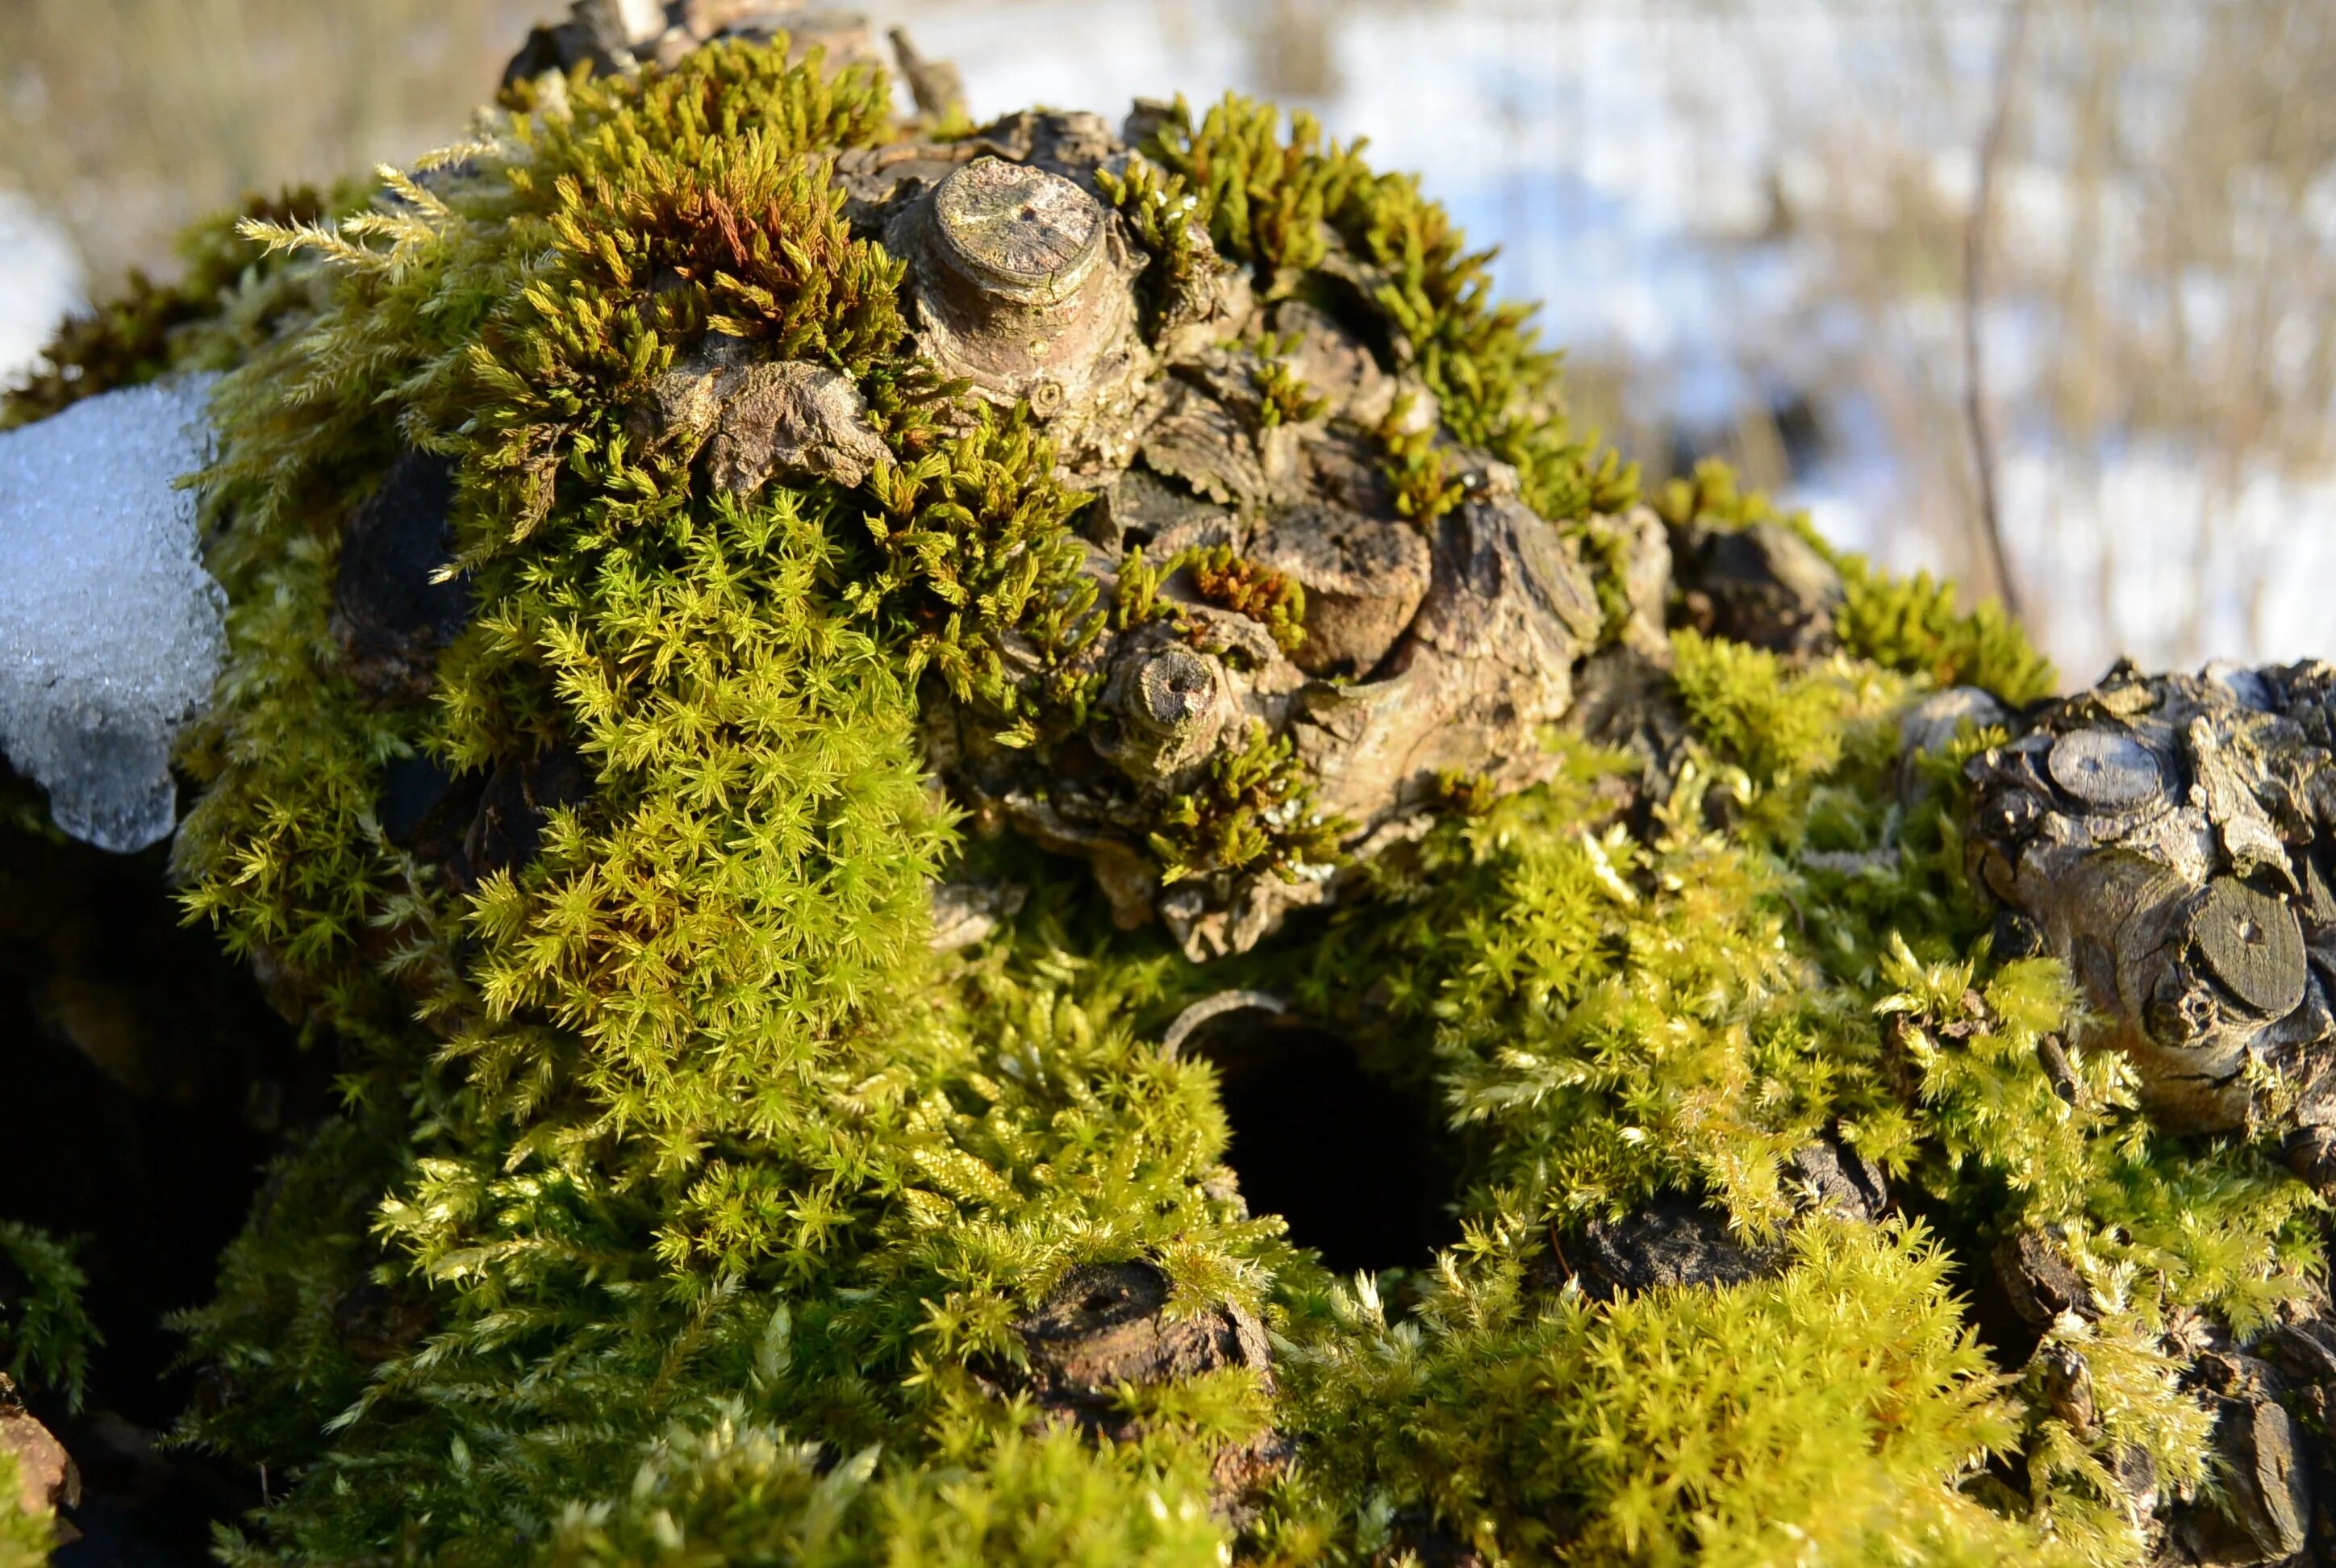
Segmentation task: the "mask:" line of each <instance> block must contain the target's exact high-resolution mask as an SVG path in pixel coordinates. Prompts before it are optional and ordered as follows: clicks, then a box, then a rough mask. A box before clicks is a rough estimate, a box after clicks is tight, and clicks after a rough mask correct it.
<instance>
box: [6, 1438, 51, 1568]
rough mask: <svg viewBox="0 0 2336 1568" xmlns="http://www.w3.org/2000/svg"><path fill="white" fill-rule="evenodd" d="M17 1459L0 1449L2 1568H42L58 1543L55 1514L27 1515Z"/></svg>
mask: <svg viewBox="0 0 2336 1568" xmlns="http://www.w3.org/2000/svg"><path fill="white" fill-rule="evenodd" d="M22 1495H23V1493H22V1490H21V1485H20V1483H19V1482H18V1479H17V1469H16V1456H15V1454H13V1453H11V1452H10V1451H9V1450H7V1449H5V1448H0V1568H42V1564H44V1563H47V1562H48V1560H49V1547H50V1546H51V1544H53V1543H54V1540H55V1535H56V1516H55V1515H54V1514H48V1513H41V1514H28V1513H26V1512H25V1511H24V1506H23V1505H22V1503H21V1502H20V1501H19V1499H20V1498H21V1496H22Z"/></svg>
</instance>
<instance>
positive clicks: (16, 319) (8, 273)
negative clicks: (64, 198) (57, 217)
mask: <svg viewBox="0 0 2336 1568" xmlns="http://www.w3.org/2000/svg"><path fill="white" fill-rule="evenodd" d="M81 303H82V298H81V259H80V258H78V257H77V256H75V255H74V254H73V242H72V241H71V240H69V239H66V238H65V236H64V232H63V230H62V229H58V228H57V226H56V225H55V224H54V223H51V222H49V221H48V220H47V219H44V217H42V216H41V214H40V213H39V212H38V211H36V210H34V207H33V204H32V203H31V202H29V201H27V200H24V198H23V197H21V196H18V195H16V194H15V192H13V191H7V190H0V386H5V385H8V384H9V383H10V382H11V381H13V380H15V378H16V376H17V375H20V374H22V373H23V372H24V371H25V370H27V369H29V368H30V367H31V366H32V364H33V362H34V360H35V359H37V358H38V357H39V356H40V353H41V346H42V345H43V344H44V343H46V342H48V340H49V335H50V334H51V333H53V332H54V331H55V330H56V327H57V323H58V322H59V321H61V320H62V319H63V318H64V317H65V316H66V315H67V314H68V313H69V312H72V311H74V310H78V309H79V308H81Z"/></svg>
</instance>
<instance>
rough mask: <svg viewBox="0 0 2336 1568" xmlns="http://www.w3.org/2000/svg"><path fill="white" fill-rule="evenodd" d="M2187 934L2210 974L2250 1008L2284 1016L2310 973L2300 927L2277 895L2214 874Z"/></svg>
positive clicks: (2294, 1005)
mask: <svg viewBox="0 0 2336 1568" xmlns="http://www.w3.org/2000/svg"><path fill="white" fill-rule="evenodd" d="M2190 935H2191V939H2192V940H2195V942H2196V943H2197V944H2198V950H2199V952H2200V953H2201V954H2202V955H2203V956H2204V957H2205V960H2206V967H2207V968H2208V969H2212V970H2214V978H2215V979H2218V980H2220V981H2222V982H2223V984H2224V986H2225V987H2227V988H2228V989H2230V992H2231V994H2232V995H2233V996H2234V997H2236V998H2239V1000H2241V1001H2243V1002H2244V1003H2246V1005H2247V1006H2249V1007H2251V1008H2254V1009H2255V1011H2257V1012H2259V1013H2267V1014H2269V1015H2270V1016H2271V1017H2273V1018H2283V1017H2285V1016H2286V1015H2287V1014H2289V1013H2292V1012H2293V1011H2294V1010H2295V1008H2297V1006H2298V1005H2299V1004H2301V1003H2302V1000H2303V988H2304V985H2305V983H2306V982H2307V981H2308V980H2309V979H2311V974H2310V966H2309V965H2308V964H2307V963H2306V962H2305V959H2304V953H2303V927H2302V922H2300V921H2299V920H2297V919H2296V918H2295V911H2293V910H2292V909H2290V908H2288V907H2287V905H2286V904H2285V903H2283V902H2282V901H2280V900H2278V899H2275V898H2273V897H2271V896H2270V895H2269V894H2267V893H2260V892H2257V891H2255V890H2254V889H2253V888H2251V887H2249V886H2247V885H2246V884H2245V883H2244V882H2242V881H2234V880H2233V879H2231V878H2229V877H2218V878H2216V879H2215V880H2214V881H2212V882H2210V883H2208V884H2207V887H2206V896H2205V899H2204V900H2203V901H2201V902H2200V903H2199V905H2198V912H2197V913H2196V914H2195V915H2194V916H2192V917H2191V922H2190Z"/></svg>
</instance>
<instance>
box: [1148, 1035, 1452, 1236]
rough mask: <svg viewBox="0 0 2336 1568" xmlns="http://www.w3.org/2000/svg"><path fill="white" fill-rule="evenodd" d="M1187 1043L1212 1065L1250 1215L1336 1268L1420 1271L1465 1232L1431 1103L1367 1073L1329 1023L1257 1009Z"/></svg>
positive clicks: (1447, 1150)
mask: <svg viewBox="0 0 2336 1568" xmlns="http://www.w3.org/2000/svg"><path fill="white" fill-rule="evenodd" d="M1185 1049H1186V1050H1188V1051H1190V1052H1192V1053H1193V1054H1195V1055H1198V1056H1202V1057H1207V1058H1208V1059H1209V1060H1210V1061H1211V1062H1212V1063H1214V1064H1215V1065H1216V1068H1217V1072H1218V1076H1219V1079H1220V1082H1221V1085H1222V1098H1223V1103H1224V1107H1225V1119H1226V1120H1227V1121H1228V1122H1230V1123H1231V1125H1232V1146H1231V1150H1230V1151H1229V1152H1228V1154H1226V1160H1227V1163H1229V1164H1231V1166H1232V1168H1233V1170H1234V1172H1235V1173H1236V1174H1238V1175H1239V1176H1240V1178H1241V1195H1242V1196H1243V1197H1244V1198H1246V1199H1247V1200H1248V1201H1249V1206H1250V1211H1251V1213H1260V1214H1262V1213H1275V1214H1280V1216H1281V1217H1282V1218H1283V1219H1285V1220H1287V1221H1288V1222H1290V1241H1291V1242H1294V1243H1296V1244H1297V1245H1299V1246H1301V1247H1310V1248H1313V1249H1314V1250H1315V1251H1318V1252H1319V1253H1320V1254H1321V1257H1322V1262H1323V1265H1324V1266H1325V1267H1327V1268H1329V1269H1332V1270H1336V1271H1339V1272H1342V1273H1343V1272H1348V1271H1353V1270H1357V1269H1370V1270H1378V1269H1389V1268H1418V1267H1421V1266H1423V1265H1425V1264H1426V1262H1427V1261H1428V1259H1429V1256H1430V1255H1431V1254H1432V1253H1433V1252H1434V1251H1435V1250H1436V1248H1437V1247H1439V1246H1444V1245H1446V1244H1448V1243H1450V1242H1454V1241H1456V1240H1457V1239H1458V1237H1459V1226H1458V1224H1457V1223H1456V1222H1455V1220H1454V1218H1453V1216H1452V1214H1451V1213H1450V1212H1449V1208H1448V1204H1449V1201H1450V1198H1451V1194H1452V1192H1453V1186H1454V1182H1455V1177H1456V1174H1457V1172H1456V1167H1455V1163H1454V1161H1453V1159H1452V1157H1451V1140H1450V1139H1449V1138H1447V1137H1446V1136H1445V1133H1444V1129H1443V1126H1442V1119H1441V1118H1440V1117H1439V1116H1438V1115H1437V1114H1436V1105H1435V1102H1434V1100H1433V1098H1432V1097H1431V1096H1430V1095H1429V1094H1428V1093H1427V1092H1426V1091H1425V1090H1424V1089H1421V1090H1411V1089H1406V1088H1404V1087H1401V1086H1397V1085H1396V1084H1393V1083H1390V1082H1389V1081H1387V1079H1386V1078H1384V1077H1381V1076H1377V1075H1376V1074H1373V1073H1369V1072H1367V1071H1365V1070H1364V1068H1363V1066H1362V1065H1361V1064H1360V1063H1359V1062H1358V1061H1357V1060H1356V1058H1355V1052H1354V1050H1353V1048H1352V1047H1349V1046H1348V1044H1347V1042H1346V1041H1344V1040H1343V1039H1341V1038H1339V1037H1338V1036H1337V1035H1334V1034H1331V1033H1329V1031H1328V1030H1324V1029H1319V1028H1309V1027H1302V1026H1299V1027H1290V1026H1288V1025H1279V1024H1276V1023H1275V1022H1273V1021H1272V1020H1271V1019H1270V1018H1263V1017H1260V1015H1259V1014H1256V1013H1244V1014H1235V1015H1232V1016H1230V1017H1228V1018H1224V1019H1222V1020H1221V1021H1218V1022H1215V1023H1212V1024H1211V1025H1208V1026H1205V1027H1203V1028H1202V1029H1201V1030H1200V1031H1199V1032H1197V1033H1196V1034H1195V1035H1194V1037H1193V1038H1192V1041H1191V1042H1190V1043H1189V1044H1188V1045H1187V1046H1186V1047H1185Z"/></svg>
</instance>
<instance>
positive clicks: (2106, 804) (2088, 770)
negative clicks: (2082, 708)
mask: <svg viewBox="0 0 2336 1568" xmlns="http://www.w3.org/2000/svg"><path fill="white" fill-rule="evenodd" d="M2048 765H2049V767H2050V769H2051V773H2052V782H2053V783H2054V784H2059V786H2060V787H2061V788H2062V789H2064V790H2067V791H2068V793H2069V794H2072V795H2075V796H2076V797H2077V798H2078V800H2080V801H2083V802H2084V803H2086V804H2087V805H2090V806H2098V807H2099V808H2100V809H2101V810H2103V811H2127V810H2130V809H2131V808H2133V807H2135V806H2138V805H2144V804H2146V803H2148V802H2150V801H2152V800H2155V799H2156V798H2157V796H2158V795H2160V794H2163V793H2164V792H2165V788H2166V784H2165V779H2164V777H2163V775H2162V774H2160V772H2159V769H2158V766H2157V758H2156V757H2155V756H2153V755H2151V754H2150V750H2149V748H2148V747H2147V746H2146V745H2142V744H2141V743H2140V742H2139V741H2137V740H2136V739H2134V738H2133V736H2131V735H2126V734H2124V733H2122V732H2120V731H2117V730H2113V729H2080V730H2071V731H2070V732H2069V733H2068V734H2067V735H2062V736H2061V737H2060V738H2059V739H2058V740H2056V741H2054V742H2053V743H2052V753H2051V757H2050V761H2049V764H2048Z"/></svg>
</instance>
